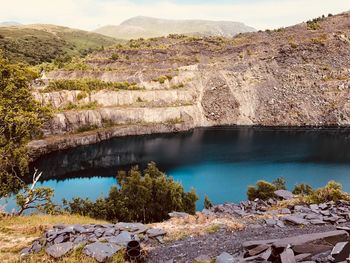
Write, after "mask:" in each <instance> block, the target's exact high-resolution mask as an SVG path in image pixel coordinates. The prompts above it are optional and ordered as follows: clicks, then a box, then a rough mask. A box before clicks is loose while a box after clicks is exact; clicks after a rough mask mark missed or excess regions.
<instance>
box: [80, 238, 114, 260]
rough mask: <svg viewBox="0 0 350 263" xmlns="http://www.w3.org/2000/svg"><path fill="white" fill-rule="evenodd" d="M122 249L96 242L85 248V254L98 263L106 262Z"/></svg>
mask: <svg viewBox="0 0 350 263" xmlns="http://www.w3.org/2000/svg"><path fill="white" fill-rule="evenodd" d="M120 249H121V247H120V246H117V245H115V244H110V243H101V242H95V243H92V244H89V245H87V246H86V247H85V248H84V250H83V251H84V254H85V255H87V256H89V257H93V258H94V259H95V260H96V261H98V262H105V261H107V260H108V259H109V258H111V257H112V256H113V255H114V254H115V253H117V252H118V251H119V250H120Z"/></svg>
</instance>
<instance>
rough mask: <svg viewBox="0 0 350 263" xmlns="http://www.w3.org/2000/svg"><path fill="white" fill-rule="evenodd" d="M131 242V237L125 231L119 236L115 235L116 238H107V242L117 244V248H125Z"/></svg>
mask: <svg viewBox="0 0 350 263" xmlns="http://www.w3.org/2000/svg"><path fill="white" fill-rule="evenodd" d="M131 240H132V236H131V234H130V233H129V232H127V231H122V232H121V233H120V234H119V235H117V236H116V237H111V238H108V241H109V242H110V243H113V244H117V245H119V246H124V247H126V245H127V244H128V243H129V242H130V241H131Z"/></svg>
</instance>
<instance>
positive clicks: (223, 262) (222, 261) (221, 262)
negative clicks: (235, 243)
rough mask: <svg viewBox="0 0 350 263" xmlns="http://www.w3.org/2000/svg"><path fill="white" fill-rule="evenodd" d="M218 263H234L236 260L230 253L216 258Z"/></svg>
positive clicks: (224, 253)
mask: <svg viewBox="0 0 350 263" xmlns="http://www.w3.org/2000/svg"><path fill="white" fill-rule="evenodd" d="M215 262H216V263H233V262H235V258H234V257H233V256H232V255H230V254H229V253H226V252H223V253H221V254H220V255H219V256H218V257H217V258H216V261H215Z"/></svg>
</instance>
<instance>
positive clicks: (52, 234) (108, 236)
mask: <svg viewBox="0 0 350 263" xmlns="http://www.w3.org/2000/svg"><path fill="white" fill-rule="evenodd" d="M165 234H166V233H165V232H164V231H163V230H161V229H157V228H149V227H148V226H146V225H144V224H141V223H117V224H105V225H56V226H54V228H53V229H52V230H49V231H47V232H46V233H45V235H44V237H43V238H41V239H38V240H35V241H34V242H33V243H32V245H31V246H30V247H28V248H25V249H23V250H22V251H21V256H27V255H29V254H31V253H38V252H40V251H41V250H42V249H45V252H46V253H47V254H48V255H50V256H51V257H53V258H60V257H63V256H64V255H66V254H68V253H69V252H70V251H72V250H73V249H75V248H78V247H80V246H83V247H84V248H83V253H84V254H85V255H87V256H90V257H93V258H94V259H95V260H97V261H98V262H105V261H106V260H107V259H109V258H111V257H112V256H113V255H114V254H115V253H117V252H118V251H119V250H121V249H122V248H125V247H126V246H127V244H128V242H129V241H131V240H138V241H140V242H142V243H144V244H145V243H148V242H150V239H154V240H157V241H158V242H163V240H162V237H163V236H164V235H165Z"/></svg>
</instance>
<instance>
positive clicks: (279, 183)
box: [272, 177, 287, 190]
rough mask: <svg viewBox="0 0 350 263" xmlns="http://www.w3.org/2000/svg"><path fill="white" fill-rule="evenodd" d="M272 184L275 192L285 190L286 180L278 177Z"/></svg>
mask: <svg viewBox="0 0 350 263" xmlns="http://www.w3.org/2000/svg"><path fill="white" fill-rule="evenodd" d="M272 184H273V185H274V186H275V187H276V190H286V189H287V187H286V180H285V179H284V178H283V177H278V178H277V179H276V180H274V181H272Z"/></svg>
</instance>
